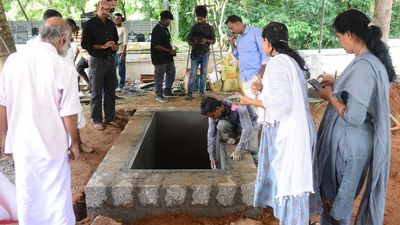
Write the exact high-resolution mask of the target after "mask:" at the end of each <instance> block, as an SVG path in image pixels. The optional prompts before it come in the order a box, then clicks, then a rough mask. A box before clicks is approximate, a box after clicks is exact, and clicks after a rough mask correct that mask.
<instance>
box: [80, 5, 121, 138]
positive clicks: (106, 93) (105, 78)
mask: <svg viewBox="0 0 400 225" xmlns="http://www.w3.org/2000/svg"><path fill="white" fill-rule="evenodd" d="M110 10H111V5H110V3H109V2H107V1H100V2H99V4H98V5H97V11H96V16H95V17H93V18H92V19H90V20H88V21H87V22H86V23H85V26H84V27H83V32H82V42H81V45H82V48H84V49H86V50H87V51H88V52H89V55H90V59H89V69H90V70H89V74H90V76H91V84H92V93H91V99H90V112H91V116H92V119H93V123H94V127H95V129H97V130H100V131H102V130H104V125H103V122H104V123H105V124H109V125H114V126H118V125H117V124H116V123H115V121H114V119H115V88H117V75H116V68H115V65H116V63H115V53H116V51H117V49H118V45H117V44H118V33H117V28H116V27H115V25H114V23H113V21H111V20H110V19H109V18H108V17H109V15H110ZM103 104H104V120H103Z"/></svg>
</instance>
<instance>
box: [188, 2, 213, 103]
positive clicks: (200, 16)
mask: <svg viewBox="0 0 400 225" xmlns="http://www.w3.org/2000/svg"><path fill="white" fill-rule="evenodd" d="M195 14H196V17H197V23H196V24H195V25H194V26H193V27H192V29H191V30H190V33H189V35H188V37H187V41H188V42H189V44H190V45H191V46H192V53H191V55H190V58H191V59H192V63H191V72H190V77H189V86H188V95H187V96H186V97H185V99H186V100H191V99H192V98H193V96H192V93H193V91H194V85H195V80H196V76H197V69H198V67H199V65H200V66H201V74H200V85H199V94H200V96H203V95H204V89H205V86H206V74H207V64H208V58H209V57H208V56H209V54H210V44H214V43H215V33H214V28H213V27H212V26H211V25H210V24H208V23H207V22H206V18H207V7H206V6H204V5H199V6H197V7H196V9H195Z"/></svg>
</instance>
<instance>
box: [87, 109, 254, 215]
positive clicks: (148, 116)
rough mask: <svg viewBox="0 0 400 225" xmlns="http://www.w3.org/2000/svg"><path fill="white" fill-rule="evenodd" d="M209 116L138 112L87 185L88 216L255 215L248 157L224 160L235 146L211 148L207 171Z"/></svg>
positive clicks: (187, 112) (179, 111)
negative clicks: (214, 164) (213, 163)
mask: <svg viewBox="0 0 400 225" xmlns="http://www.w3.org/2000/svg"><path fill="white" fill-rule="evenodd" d="M207 128H208V122H207V117H206V116H203V115H201V114H200V112H199V111H198V108H157V109H154V108H152V109H141V110H138V111H137V112H136V113H135V114H134V116H132V117H131V118H130V121H129V122H128V124H127V126H126V127H125V129H124V130H123V132H122V133H121V136H120V137H119V138H118V139H117V140H116V142H115V143H114V145H113V147H112V148H111V149H110V150H109V152H108V153H107V155H106V157H105V158H104V160H103V162H102V163H101V164H100V165H99V167H98V169H97V170H96V171H95V173H94V174H93V176H92V178H91V179H90V180H89V182H88V184H87V186H86V190H85V192H86V205H87V212H88V215H97V214H102V215H106V216H110V217H113V218H121V219H124V220H126V221H134V220H137V219H139V218H141V217H143V216H145V215H149V214H163V213H178V212H187V213H189V214H194V215H201V216H210V217H218V216H225V215H230V214H235V215H243V216H250V217H252V216H257V215H259V214H260V213H261V210H260V209H258V208H253V207H252V204H253V196H254V181H255V178H256V172H257V170H256V166H255V164H254V163H253V160H252V158H251V155H250V154H248V153H245V154H244V157H243V159H242V160H241V161H239V162H233V161H231V160H230V159H229V157H228V156H229V154H230V153H231V152H232V151H233V150H234V147H235V146H232V145H227V146H225V144H222V143H219V142H218V143H217V147H216V151H217V160H218V167H219V168H220V169H218V170H211V169H210V161H209V158H208V153H207Z"/></svg>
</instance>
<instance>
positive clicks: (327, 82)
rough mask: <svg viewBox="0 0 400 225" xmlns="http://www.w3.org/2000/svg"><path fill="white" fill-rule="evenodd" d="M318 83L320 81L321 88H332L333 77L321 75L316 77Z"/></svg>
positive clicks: (325, 74)
mask: <svg viewBox="0 0 400 225" xmlns="http://www.w3.org/2000/svg"><path fill="white" fill-rule="evenodd" d="M317 79H318V81H320V83H321V85H322V87H326V86H331V87H332V86H333V84H334V83H335V78H334V77H333V75H332V74H327V73H325V72H324V73H323V74H321V75H319V76H318V78H317Z"/></svg>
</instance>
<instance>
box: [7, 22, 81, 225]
mask: <svg viewBox="0 0 400 225" xmlns="http://www.w3.org/2000/svg"><path fill="white" fill-rule="evenodd" d="M40 36H41V39H42V41H40V42H33V43H30V44H28V46H27V47H26V48H25V49H24V50H22V51H20V52H17V53H14V54H12V55H10V56H9V57H8V59H7V61H6V62H5V64H4V67H3V71H2V75H1V77H0V132H1V133H3V134H4V133H5V134H6V142H5V153H6V154H12V155H13V158H14V162H15V173H16V176H15V183H16V190H17V209H18V222H19V225H31V224H32V225H39V224H40V225H55V224H57V225H73V224H75V215H74V212H73V208H72V195H71V173H70V167H69V162H68V151H70V153H69V156H70V158H71V159H72V160H73V161H75V160H77V159H78V157H79V147H78V141H77V113H78V112H79V110H80V102H79V97H78V84H77V79H76V72H75V68H74V67H73V66H72V65H71V64H68V63H66V60H64V59H63V56H65V55H66V53H67V51H68V49H69V47H70V43H69V41H70V39H71V30H70V28H69V26H68V25H67V24H66V23H65V22H64V21H63V20H62V19H61V18H57V17H51V18H49V19H48V20H46V22H45V24H44V26H43V27H42V28H41V31H40ZM68 137H70V138H71V143H69V141H68ZM69 144H70V145H69ZM69 146H70V147H69Z"/></svg>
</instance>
